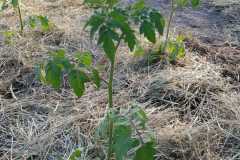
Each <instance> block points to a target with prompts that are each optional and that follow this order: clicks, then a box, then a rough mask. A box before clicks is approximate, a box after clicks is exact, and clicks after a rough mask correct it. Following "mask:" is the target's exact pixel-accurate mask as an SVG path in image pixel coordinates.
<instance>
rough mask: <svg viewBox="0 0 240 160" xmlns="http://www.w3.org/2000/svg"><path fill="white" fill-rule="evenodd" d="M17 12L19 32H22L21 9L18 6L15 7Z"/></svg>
mask: <svg viewBox="0 0 240 160" xmlns="http://www.w3.org/2000/svg"><path fill="white" fill-rule="evenodd" d="M17 11H18V17H19V21H20V32H21V33H22V32H23V20H22V13H21V9H20V7H19V5H18V6H17Z"/></svg>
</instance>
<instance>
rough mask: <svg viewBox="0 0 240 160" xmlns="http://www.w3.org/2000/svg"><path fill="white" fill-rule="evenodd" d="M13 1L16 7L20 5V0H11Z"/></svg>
mask: <svg viewBox="0 0 240 160" xmlns="http://www.w3.org/2000/svg"><path fill="white" fill-rule="evenodd" d="M11 3H12V5H13V7H14V8H16V7H18V5H19V1H18V0H11Z"/></svg>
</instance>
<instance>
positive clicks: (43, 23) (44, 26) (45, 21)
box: [38, 15, 49, 31]
mask: <svg viewBox="0 0 240 160" xmlns="http://www.w3.org/2000/svg"><path fill="white" fill-rule="evenodd" d="M38 19H39V20H40V23H41V28H42V30H43V31H48V30H49V20H48V18H47V16H42V15H40V16H38Z"/></svg>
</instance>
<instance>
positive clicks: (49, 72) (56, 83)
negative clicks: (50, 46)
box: [45, 61, 62, 89]
mask: <svg viewBox="0 0 240 160" xmlns="http://www.w3.org/2000/svg"><path fill="white" fill-rule="evenodd" d="M45 73H46V81H47V82H48V83H50V84H51V85H52V86H53V88H56V89H58V88H60V85H61V79H62V70H61V67H60V66H59V65H57V64H55V63H54V62H53V61H50V62H49V63H48V64H47V65H46V68H45Z"/></svg>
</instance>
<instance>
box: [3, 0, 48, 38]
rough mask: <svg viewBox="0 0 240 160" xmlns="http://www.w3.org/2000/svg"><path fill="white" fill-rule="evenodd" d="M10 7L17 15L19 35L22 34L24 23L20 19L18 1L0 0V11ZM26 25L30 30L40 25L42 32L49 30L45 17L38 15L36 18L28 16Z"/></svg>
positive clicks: (19, 4) (20, 13)
mask: <svg viewBox="0 0 240 160" xmlns="http://www.w3.org/2000/svg"><path fill="white" fill-rule="evenodd" d="M9 6H12V7H13V8H14V9H15V10H16V11H17V13H18V18H19V23H20V33H23V29H24V24H25V23H24V21H23V18H22V12H21V7H20V6H21V3H20V0H0V11H3V10H4V9H6V8H7V7H9ZM26 23H27V24H28V25H29V26H30V27H31V28H32V29H35V28H36V27H37V26H39V25H40V27H41V29H42V30H43V31H48V30H49V20H48V18H47V17H46V16H42V15H38V16H30V17H29V19H28V21H26Z"/></svg>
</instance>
